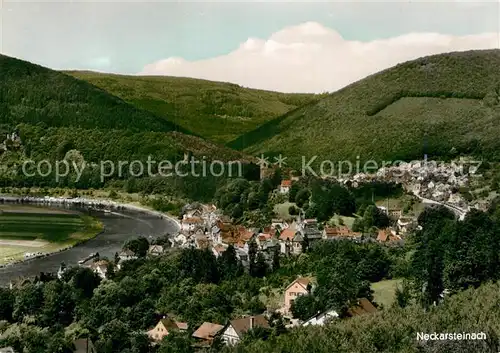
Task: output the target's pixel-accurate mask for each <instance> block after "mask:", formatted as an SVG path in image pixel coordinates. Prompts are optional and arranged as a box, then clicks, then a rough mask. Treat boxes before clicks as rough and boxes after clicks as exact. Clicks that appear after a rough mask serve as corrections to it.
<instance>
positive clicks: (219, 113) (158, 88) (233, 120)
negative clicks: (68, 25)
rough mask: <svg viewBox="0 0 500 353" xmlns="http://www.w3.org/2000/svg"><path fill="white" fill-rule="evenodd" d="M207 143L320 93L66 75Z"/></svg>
mask: <svg viewBox="0 0 500 353" xmlns="http://www.w3.org/2000/svg"><path fill="white" fill-rule="evenodd" d="M66 73H67V74H68V75H72V76H74V77H76V78H79V79H82V80H85V81H87V82H90V83H92V84H93V85H96V86H97V87H100V88H102V89H103V90H105V91H107V92H110V93H111V94H114V95H116V96H118V97H120V98H122V99H123V100H125V101H127V102H129V103H131V104H133V105H135V106H137V107H138V108H141V109H144V110H148V111H150V112H152V113H154V114H156V115H158V116H161V117H163V118H164V119H165V120H167V121H170V122H173V123H175V124H178V125H180V126H182V127H183V128H185V129H187V130H189V131H193V132H194V133H196V134H197V135H199V136H201V137H204V138H206V139H208V140H210V141H214V142H219V143H226V142H228V141H230V140H233V139H235V138H237V137H238V136H240V135H241V134H244V133H246V132H248V131H251V130H253V129H255V128H256V127H258V126H259V125H261V124H264V123H266V122H267V121H269V120H272V119H274V118H276V117H278V116H280V115H282V114H285V113H286V112H288V111H290V110H293V109H295V108H297V107H299V106H302V105H304V104H307V103H309V102H311V101H317V100H318V99H319V98H320V97H321V95H313V94H288V93H279V92H271V91H264V90H257V89H250V88H245V87H241V86H238V85H236V84H232V83H225V82H214V81H207V80H199V79H194V78H186V77H169V76H126V75H114V74H103V73H97V72H90V71H67V72H66Z"/></svg>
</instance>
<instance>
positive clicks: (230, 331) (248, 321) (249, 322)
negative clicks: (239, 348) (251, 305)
mask: <svg viewBox="0 0 500 353" xmlns="http://www.w3.org/2000/svg"><path fill="white" fill-rule="evenodd" d="M256 327H262V328H270V326H269V323H268V322H267V319H266V317H265V316H264V315H257V316H248V317H243V318H240V319H236V320H231V321H230V322H229V323H228V324H227V325H226V327H225V329H224V331H223V332H222V340H223V341H224V342H225V343H226V344H227V345H235V344H237V343H239V342H240V341H241V340H242V338H243V335H244V334H245V333H246V332H248V331H249V330H252V329H254V328H256Z"/></svg>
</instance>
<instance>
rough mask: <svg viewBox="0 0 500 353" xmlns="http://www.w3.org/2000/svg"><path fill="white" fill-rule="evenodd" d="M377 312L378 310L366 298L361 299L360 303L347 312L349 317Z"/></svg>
mask: <svg viewBox="0 0 500 353" xmlns="http://www.w3.org/2000/svg"><path fill="white" fill-rule="evenodd" d="M376 311H377V308H376V307H375V306H374V305H373V304H372V303H371V302H370V301H369V300H368V299H366V298H361V299H359V300H358V303H357V304H356V305H354V306H352V307H350V308H349V310H347V315H348V316H351V317H352V316H360V315H364V314H371V313H374V312H376Z"/></svg>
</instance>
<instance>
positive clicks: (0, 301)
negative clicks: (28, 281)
mask: <svg viewBox="0 0 500 353" xmlns="http://www.w3.org/2000/svg"><path fill="white" fill-rule="evenodd" d="M14 302H15V297H14V292H13V291H11V290H10V289H7V288H0V321H1V320H7V321H12V312H13V311H14Z"/></svg>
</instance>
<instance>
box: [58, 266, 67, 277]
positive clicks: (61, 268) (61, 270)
mask: <svg viewBox="0 0 500 353" xmlns="http://www.w3.org/2000/svg"><path fill="white" fill-rule="evenodd" d="M67 270H68V268H67V266H66V264H65V263H64V262H63V263H61V265H60V266H59V269H58V270H57V278H58V279H62V277H63V275H64V274H65V273H66V271H67Z"/></svg>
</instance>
